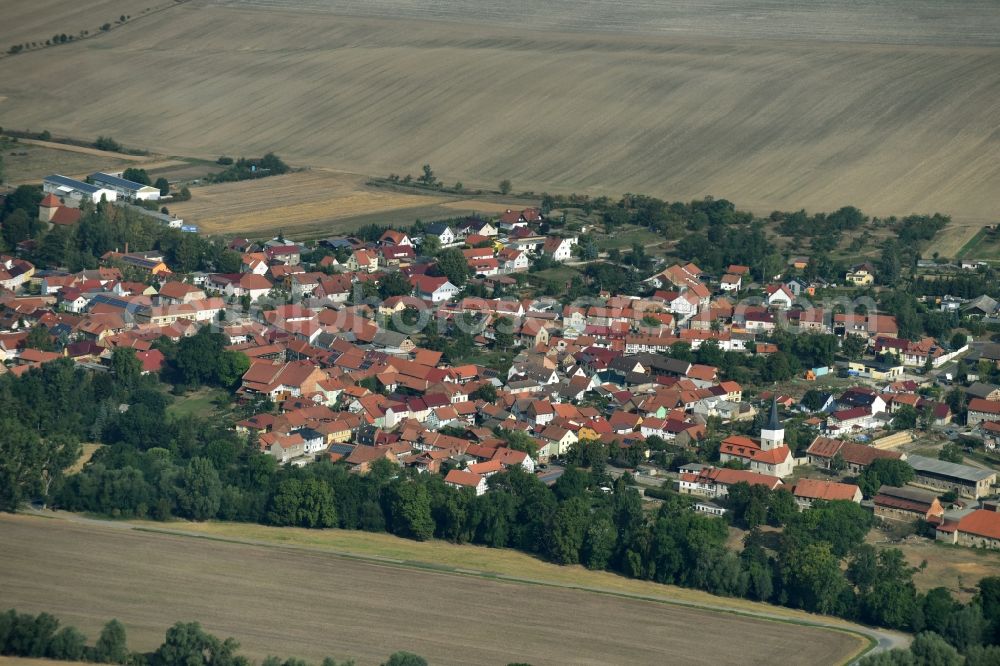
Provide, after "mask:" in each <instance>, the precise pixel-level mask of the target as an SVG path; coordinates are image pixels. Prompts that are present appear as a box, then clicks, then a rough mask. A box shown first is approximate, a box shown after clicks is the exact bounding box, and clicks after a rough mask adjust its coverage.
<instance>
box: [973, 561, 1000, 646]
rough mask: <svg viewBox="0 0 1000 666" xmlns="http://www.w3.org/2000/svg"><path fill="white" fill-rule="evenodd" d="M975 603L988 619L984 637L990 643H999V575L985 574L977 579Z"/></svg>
mask: <svg viewBox="0 0 1000 666" xmlns="http://www.w3.org/2000/svg"><path fill="white" fill-rule="evenodd" d="M978 587H979V590H978V592H976V603H977V604H979V606H980V607H981V608H982V610H983V617H985V618H987V619H988V620H989V625H988V626H987V629H986V637H987V638H988V640H989V642H990V643H994V644H1000V577H998V576H987V577H986V578H983V579H981V580H980V581H979V585H978Z"/></svg>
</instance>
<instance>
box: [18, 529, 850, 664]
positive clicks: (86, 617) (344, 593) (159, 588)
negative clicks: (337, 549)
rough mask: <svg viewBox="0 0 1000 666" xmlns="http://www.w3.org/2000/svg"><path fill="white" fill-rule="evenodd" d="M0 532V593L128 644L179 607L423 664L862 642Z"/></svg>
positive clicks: (346, 571) (657, 657)
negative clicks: (407, 654)
mask: <svg viewBox="0 0 1000 666" xmlns="http://www.w3.org/2000/svg"><path fill="white" fill-rule="evenodd" d="M0 532H2V533H3V535H4V538H3V539H2V540H0V558H2V559H3V561H4V563H5V566H4V568H3V570H2V571H0V590H2V595H0V598H2V600H3V605H4V606H16V607H17V608H18V609H19V610H22V611H26V612H40V611H42V610H45V611H48V612H51V613H53V614H55V615H56V616H58V617H60V618H62V620H63V621H64V622H66V623H69V624H73V625H75V626H77V627H78V628H80V629H81V630H83V631H84V633H86V634H88V635H90V636H94V635H96V633H97V632H98V630H99V627H100V626H101V625H102V624H103V623H104V622H105V621H107V620H108V619H109V618H111V617H117V618H119V619H120V620H122V621H123V622H124V623H125V625H126V627H127V629H128V632H129V637H130V644H131V645H132V647H133V649H150V648H152V647H154V646H155V645H156V644H158V642H159V641H161V640H162V635H163V632H164V631H165V629H166V628H167V627H168V626H169V625H171V624H173V623H174V622H176V621H178V620H195V619H196V620H199V621H200V622H201V623H202V625H203V626H204V627H205V628H206V629H207V630H209V631H211V632H213V633H216V634H218V635H223V636H233V637H235V638H237V639H238V640H239V641H240V642H241V643H242V644H243V651H244V652H245V653H247V654H248V655H250V656H251V657H253V658H256V659H261V658H262V657H264V656H266V655H268V654H280V655H286V656H287V655H293V654H294V655H296V656H299V657H304V658H309V659H314V660H315V659H318V658H320V657H322V656H324V655H334V656H337V657H339V658H341V659H343V658H347V657H354V658H356V659H358V663H359V664H374V663H379V660H380V659H384V658H385V657H386V656H387V655H388V654H389V653H391V652H393V651H395V650H397V649H408V650H411V651H413V652H416V653H418V654H422V655H423V656H425V657H427V658H428V659H429V660H430V661H431V663H433V664H436V665H438V664H446V665H447V664H456V665H458V664H463V665H465V664H504V663H509V662H512V661H526V662H529V663H533V664H536V665H544V664H565V663H575V664H606V663H629V664H662V663H667V662H669V661H670V660H671V659H672V658H675V657H677V655H678V654H679V653H683V655H684V657H683V661H684V662H685V663H690V664H718V663H737V662H739V663H745V664H757V663H760V664H764V663H774V661H775V659H778V660H780V661H781V662H782V663H788V664H833V663H840V662H843V661H844V660H846V659H847V658H848V657H849V656H850V655H851V654H854V653H856V652H857V651H858V650H859V649H860V648H861V646H862V642H861V641H860V640H859V639H858V638H857V637H856V636H851V635H848V634H843V633H839V632H833V631H828V630H824V629H820V628H815V627H806V626H800V625H791V624H784V623H778V622H770V621H764V620H757V619H752V618H747V617H741V616H735V615H729V614H717V613H712V612H709V611H702V610H698V609H692V608H682V607H676V606H669V605H663V604H657V603H653V602H650V601H642V600H638V599H626V598H621V597H612V596H607V595H599V594H594V593H589V592H583V591H577V590H568V589H557V588H551V587H540V586H531V585H524V584H519V583H512V582H503V581H499V580H488V579H483V578H479V577H469V576H460V575H454V574H445V573H438V572H434V571H428V570H421V569H408V568H400V567H397V566H394V565H390V564H379V563H376V562H371V561H361V560H355V559H350V558H344V557H338V556H335V555H332V554H330V553H324V552H322V551H320V550H315V549H305V548H286V547H281V546H273V545H263V544H247V543H229V542H221V541H215V540H202V539H193V538H191V537H188V536H176V535H170V534H162V533H151V532H137V531H133V530H129V529H122V528H117V527H113V526H111V527H108V526H95V525H92V524H89V525H77V524H72V523H69V522H66V521H62V520H51V519H50V520H45V519H40V518H34V517H23V516H9V515H4V516H0ZM719 635H725V636H727V640H726V641H725V642H719V641H718V640H717V637H718V636H719ZM706 645H711V646H712V647H711V649H704V648H703V647H699V646H706Z"/></svg>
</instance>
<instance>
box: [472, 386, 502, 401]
mask: <svg viewBox="0 0 1000 666" xmlns="http://www.w3.org/2000/svg"><path fill="white" fill-rule="evenodd" d="M469 397H470V398H472V399H473V400H485V401H486V402H496V400H497V387H495V386H494V385H493V384H491V383H490V382H485V383H484V384H483V385H482V386H480V387H479V388H477V389H476V390H475V391H473V392H472V393H471V394H469Z"/></svg>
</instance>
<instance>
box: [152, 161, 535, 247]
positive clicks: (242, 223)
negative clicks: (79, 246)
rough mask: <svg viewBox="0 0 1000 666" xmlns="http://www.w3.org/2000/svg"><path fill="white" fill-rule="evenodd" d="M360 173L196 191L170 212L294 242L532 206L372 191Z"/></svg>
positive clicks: (214, 226) (218, 229) (203, 224)
mask: <svg viewBox="0 0 1000 666" xmlns="http://www.w3.org/2000/svg"><path fill="white" fill-rule="evenodd" d="M366 181H367V179H366V178H364V177H362V176H358V175H355V174H349V173H343V172H336V171H328V170H320V169H313V170H309V171H299V172H295V173H290V174H285V175H282V176H272V177H270V178H261V179H259V180H245V181H241V182H235V183H220V184H216V185H205V186H201V187H194V188H192V189H191V195H192V196H191V200H190V201H184V202H177V203H174V204H172V205H170V212H171V213H173V214H175V215H178V216H179V217H182V218H184V220H186V221H189V222H191V223H194V224H197V225H198V227H199V230H201V231H202V232H204V233H210V234H247V235H249V236H267V235H268V234H275V233H277V232H278V231H279V230H280V231H282V232H283V233H286V234H288V236H289V237H292V238H302V237H312V236H323V235H331V234H336V233H346V232H348V231H353V230H355V229H357V228H358V227H359V226H362V225H363V224H367V223H369V222H378V223H380V224H390V225H392V224H412V223H413V221H414V220H416V219H417V218H419V219H422V220H424V221H428V220H434V219H439V218H451V217H459V216H461V215H467V214H472V213H483V214H495V213H499V212H503V211H504V210H506V209H507V208H511V207H517V206H520V207H521V208H524V207H525V206H526V204H525V202H524V201H520V202H513V201H514V200H513V199H510V200H508V202H507V203H505V202H504V200H503V197H499V198H497V200H495V201H484V200H478V199H469V198H467V197H464V196H458V195H449V194H435V193H433V192H428V193H412V192H404V191H396V190H393V189H390V188H387V187H373V186H369V185H367V184H366Z"/></svg>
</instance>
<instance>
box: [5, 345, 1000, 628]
mask: <svg viewBox="0 0 1000 666" xmlns="http://www.w3.org/2000/svg"><path fill="white" fill-rule="evenodd" d="M196 337H197V336H196ZM206 348H207V347H206ZM127 353H128V352H126V351H124V350H123V351H122V354H124V355H126V356H127ZM128 365H130V364H129V363H128V359H127V358H126V357H123V358H122V359H119V360H118V361H117V362H115V360H114V359H113V363H112V366H113V367H115V372H116V373H121V381H119V378H118V377H116V376H113V375H111V374H110V373H90V372H86V371H84V370H81V369H78V368H75V367H74V366H73V364H72V363H71V362H69V361H66V360H60V361H56V362H53V363H49V364H46V365H44V366H42V367H41V368H38V369H33V370H31V371H29V372H28V373H25V375H24V376H22V377H14V376H11V375H5V376H3V377H0V428H2V429H3V432H4V433H5V437H4V438H2V439H0V454H2V459H3V460H5V464H4V465H3V466H2V467H0V472H2V474H3V475H4V477H3V478H2V479H0V507H2V508H4V509H6V510H14V509H16V508H17V506H18V505H20V504H21V503H23V502H25V501H28V500H31V499H35V498H43V499H45V500H47V501H51V502H53V503H54V504H55V505H56V506H59V507H61V508H65V509H69V510H75V511H88V512H93V513H98V514H103V515H109V516H115V517H125V518H153V519H159V520H165V519H169V518H172V517H179V518H186V519H191V520H210V519H222V520H232V521H244V522H256V523H262V524H268V525H276V526H285V525H295V526H301V527H312V528H325V527H337V528H343V529H361V530H368V531H375V532H389V533H392V534H395V535H397V536H401V537H404V538H411V539H418V540H426V539H432V538H438V539H444V540H448V541H451V542H455V543H476V544H482V545H486V546H489V547H496V548H503V547H506V548H516V549H518V550H521V551H524V552H527V553H530V554H533V555H536V556H539V557H542V558H544V559H547V560H550V561H552V562H555V563H559V564H582V565H584V566H586V567H588V568H592V569H607V570H609V571H614V572H617V573H620V574H623V575H626V576H629V577H634V578H641V579H645V580H652V581H656V582H660V583H666V584H675V585H681V586H686V587H693V588H698V589H703V590H706V591H708V592H711V593H714V594H719V595H726V596H736V597H746V598H750V599H755V600H760V601H767V602H771V603H777V604H782V605H787V606H790V607H793V608H802V609H805V610H808V611H813V612H821V613H827V614H833V615H838V616H841V617H844V618H848V619H852V620H861V621H865V622H870V623H873V624H878V625H881V626H887V627H891V628H895V629H902V630H912V631H922V630H924V629H927V628H933V627H938V628H939V629H940V628H941V625H940V623H939V624H938V625H931V624H929V621H928V620H927V617H928V615H929V614H932V615H933V614H934V613H938V615H934V616H935V617H938V616H939V615H940V612H939V609H938V606H939V605H941V604H940V603H939V602H940V598H941V597H943V596H944V597H947V598H949V599H950V595H949V594H948V592H947V591H946V590H939V591H936V592H934V594H931V593H927V594H924V593H918V592H917V590H916V587H915V585H914V583H913V580H912V576H913V573H914V570H913V569H912V568H910V567H908V566H907V565H906V564H905V561H904V560H903V559H902V554H901V553H900V552H899V551H898V550H887V551H875V550H874V549H872V548H871V547H870V546H868V545H866V544H865V543H864V535H865V533H866V532H867V531H868V529H869V527H870V526H871V521H872V520H873V518H872V516H871V514H870V513H869V512H867V511H865V510H864V509H862V508H861V507H859V506H858V505H856V504H854V503H852V502H827V503H823V502H817V503H816V504H815V505H814V506H813V507H812V508H810V509H808V510H806V511H803V512H801V513H800V512H794V511H792V507H791V504H790V503H789V502H788V501H787V499H788V498H787V497H776V498H775V499H772V498H770V497H768V498H763V499H762V498H760V497H755V496H754V492H755V491H750V493H742V494H741V492H740V491H739V490H737V491H736V493H737V494H736V497H735V500H736V507H737V509H738V516H739V517H738V520H740V521H743V524H745V525H746V526H747V527H750V528H751V529H750V531H749V532H748V535H747V538H746V542H745V544H744V548H743V549H742V550H740V551H737V550H732V549H730V548H727V546H726V540H727V537H728V532H727V529H726V522H725V521H723V520H718V519H715V518H711V517H707V516H704V515H701V514H698V513H696V512H694V511H693V510H691V498H690V497H688V496H681V495H677V494H673V493H670V494H666V495H665V498H664V501H663V503H662V505H661V507H660V508H659V509H658V510H657V511H655V512H653V513H652V514H647V513H645V512H644V511H643V508H642V503H641V498H640V496H639V493H638V492H637V491H636V489H635V488H634V487H631V486H629V485H628V484H627V482H626V480H624V479H618V480H616V481H614V482H613V483H612V482H611V481H610V479H608V478H607V475H606V474H605V473H604V470H603V465H602V464H601V463H602V462H603V461H605V460H606V459H607V457H606V456H609V455H611V454H610V453H609V452H607V450H599V449H596V448H593V447H590V449H588V445H587V443H586V442H583V443H581V444H578V445H577V446H576V447H575V449H574V452H573V453H572V455H571V459H575V460H577V462H579V463H581V464H589V466H590V468H589V469H586V468H583V467H577V466H572V465H571V466H570V467H568V468H567V469H566V470H565V472H564V473H563V475H562V476H561V477H560V478H559V479H558V481H556V483H555V484H554V485H553V486H551V487H549V486H547V485H545V484H544V483H542V482H541V481H540V480H539V479H538V478H537V477H536V476H535V475H533V474H529V473H527V472H524V471H522V470H521V469H520V468H514V469H511V470H509V471H508V472H506V473H504V474H498V475H494V476H492V477H490V479H489V482H488V483H489V486H490V492H488V493H486V494H485V495H481V496H476V495H475V493H474V492H472V491H471V490H458V489H455V488H452V487H450V486H447V485H446V484H445V483H444V481H443V478H442V476H441V475H437V474H434V475H423V474H417V473H415V472H413V471H411V470H402V469H400V468H399V467H398V466H396V465H395V464H393V463H390V462H388V461H384V460H383V461H378V462H376V463H375V464H374V465H373V466H372V469H371V471H370V472H369V473H368V474H366V475H359V474H353V473H351V472H350V471H349V470H348V467H347V466H346V465H344V464H335V463H332V462H330V461H320V462H317V463H314V464H312V465H308V466H305V467H301V468H293V467H291V466H285V467H281V466H279V465H278V464H277V461H276V460H275V459H274V458H273V457H271V456H267V455H263V454H262V453H260V451H259V448H258V445H257V442H256V438H255V437H254V436H253V435H251V436H250V437H249V438H246V437H242V436H239V435H238V434H237V433H236V432H235V431H234V430H233V429H232V428H231V427H230V424H227V423H224V422H219V421H217V420H216V421H211V420H198V419H191V418H183V419H180V418H172V417H171V416H170V415H169V414H168V412H167V407H168V405H169V404H170V402H171V401H172V399H173V398H172V397H171V396H170V394H169V393H168V392H166V391H165V390H164V387H163V386H162V385H161V384H160V383H159V380H158V379H157V378H155V377H150V376H142V375H137V374H136V373H135V372H134V368H132V369H131V370H130V369H128ZM54 405H73V409H54V408H53V406H54ZM122 405H125V406H127V407H126V408H123V407H122ZM81 441H97V442H103V443H104V444H106V446H104V447H102V448H101V449H100V450H98V451H97V452H96V453H95V454H94V456H93V458H92V460H91V462H90V463H89V464H88V465H86V466H85V468H84V470H83V471H82V472H80V473H78V474H74V475H71V476H65V475H64V473H63V471H64V470H65V468H66V467H67V466H68V465H69V464H71V463H72V462H73V461H74V460H75V459H76V452H77V451H78V449H79V443H80V442H81ZM588 456H589V457H588ZM877 472H878V477H879V478H878V479H874V478H873V479H871V480H870V483H867V481H869V480H868V479H866V485H872V486H874V485H875V484H876V483H881V482H888V481H892V479H893V478H895V477H893V474H897V473H905V470H902V471H900V470H894V469H893V470H889V469H886V470H882V469H881V468H879V469H878V470H877ZM604 488H611V490H612V492H607V491H606V490H604ZM739 507H743V508H739ZM764 522H769V523H771V524H780V525H783V527H784V530H783V532H782V533H781V534H774V533H763V532H761V531H760V530H759V529H758V526H759V525H761V524H763V523H764ZM993 584H994V583H993V582H991V580H990V579H986V580H985V581H984V585H987V586H989V585H993ZM997 584H998V585H1000V582H997ZM998 589H1000V588H998ZM984 594H985V592H984ZM931 606H933V609H934V613H930V611H931ZM945 606H946V608H947V609H950V610H948V612H946V613H944V616H946V619H945V620H941V622H944V623H945V624H944V625H943V627H944V628H943V629H942V632H943V635H944V636H945V638H946V639H947V640H949V642H951V643H952V644H953V645H955V646H956V647H959V648H961V647H962V646H974V645H980V644H994V643H996V642H997V638H998V634H997V630H996V627H993V626H992V625H991V624H990V623H991V622H993V621H994V617H1000V614H998V615H997V616H992V615H983V613H982V610H983V608H986V607H987V605H986V602H985V601H980V602H976V603H973V604H966V605H962V604H960V603H958V602H957V601H954V600H951V603H950V604H946V605H945ZM952 616H956V617H960V618H962V619H961V620H951V619H950V618H951V617H952ZM948 623H952V624H948ZM952 625H954V626H952ZM948 627H952V628H951V629H948Z"/></svg>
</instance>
